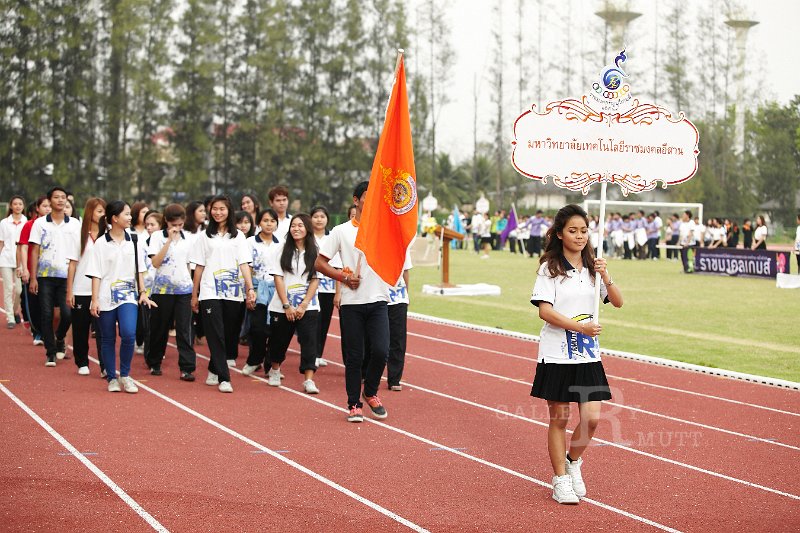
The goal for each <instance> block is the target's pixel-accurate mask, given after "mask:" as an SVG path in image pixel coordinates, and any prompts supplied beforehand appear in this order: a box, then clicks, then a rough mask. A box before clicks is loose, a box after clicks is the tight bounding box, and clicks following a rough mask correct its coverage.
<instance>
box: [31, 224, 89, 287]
mask: <svg viewBox="0 0 800 533" xmlns="http://www.w3.org/2000/svg"><path fill="white" fill-rule="evenodd" d="M80 232H81V224H80V222H78V219H77V218H74V217H68V216H66V215H65V216H64V221H63V222H61V223H60V224H56V223H55V222H54V221H53V218H52V215H47V216H46V217H39V218H37V219H36V220H35V221H34V223H33V226H31V236H30V239H28V240H29V242H31V243H33V244H38V245H39V268H38V270H37V272H36V277H39V278H64V279H66V278H67V268H68V267H69V259H67V253H69V250H70V247H71V246H75V240H76V239H78V242H80V241H79V239H80Z"/></svg>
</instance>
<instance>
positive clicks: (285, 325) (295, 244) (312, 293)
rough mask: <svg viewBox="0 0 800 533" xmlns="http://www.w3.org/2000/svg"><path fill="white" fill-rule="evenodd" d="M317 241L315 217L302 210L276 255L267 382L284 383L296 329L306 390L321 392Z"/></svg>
mask: <svg viewBox="0 0 800 533" xmlns="http://www.w3.org/2000/svg"><path fill="white" fill-rule="evenodd" d="M316 260H317V241H316V239H315V238H314V229H313V228H312V226H311V217H309V216H308V215H306V214H305V213H300V214H297V215H294V216H293V217H292V220H291V222H290V223H289V234H288V235H287V236H286V242H284V243H283V244H282V245H278V248H277V249H276V250H275V253H274V255H273V261H272V267H271V273H272V276H273V277H274V278H275V295H274V296H273V297H272V301H271V302H270V303H269V315H270V337H269V360H270V364H271V367H272V368H270V370H269V372H268V373H267V380H268V381H267V383H268V384H269V385H271V386H273V387H279V386H280V384H281V370H280V369H281V364H282V363H283V361H285V360H286V350H287V349H288V348H289V343H290V342H291V340H292V336H294V334H295V332H296V333H297V341H298V343H299V344H300V373H301V374H303V375H304V377H305V381H303V390H305V392H306V393H307V394H318V393H319V389H318V388H317V385H316V384H315V383H314V373H315V372H316V371H317V364H316V360H317V320H318V319H319V301H318V300H317V286H318V285H319V280H318V279H317V272H316V270H315V269H314V263H315V262H316Z"/></svg>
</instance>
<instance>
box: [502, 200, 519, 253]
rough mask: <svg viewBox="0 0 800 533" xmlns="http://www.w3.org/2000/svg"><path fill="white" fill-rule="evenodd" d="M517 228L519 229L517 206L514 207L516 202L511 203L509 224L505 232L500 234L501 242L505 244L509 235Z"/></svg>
mask: <svg viewBox="0 0 800 533" xmlns="http://www.w3.org/2000/svg"><path fill="white" fill-rule="evenodd" d="M515 229H517V208H516V207H514V204H511V212H510V213H509V214H508V224H506V229H504V230H503V233H501V234H500V242H501V243H503V244H504V245H505V243H506V240H507V239H508V235H509V234H510V233H511V232H512V231H514V230H515Z"/></svg>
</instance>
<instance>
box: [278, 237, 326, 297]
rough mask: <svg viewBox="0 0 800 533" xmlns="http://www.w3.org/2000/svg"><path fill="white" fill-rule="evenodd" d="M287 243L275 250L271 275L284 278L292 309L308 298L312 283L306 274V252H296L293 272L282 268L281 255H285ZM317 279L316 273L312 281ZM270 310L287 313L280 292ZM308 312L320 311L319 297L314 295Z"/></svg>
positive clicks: (293, 259)
mask: <svg viewBox="0 0 800 533" xmlns="http://www.w3.org/2000/svg"><path fill="white" fill-rule="evenodd" d="M284 246H285V243H281V244H279V245H277V247H275V250H274V251H273V252H272V254H271V257H272V266H271V267H270V274H272V275H273V276H283V284H284V286H285V287H286V293H287V294H286V298H287V300H288V301H289V304H290V305H291V306H292V307H297V306H298V305H300V303H301V302H302V301H303V298H305V297H306V294H307V293H308V285H309V283H311V282H310V281H309V279H308V274H307V273H306V272H305V268H306V264H305V256H306V254H305V250H304V251H302V252H301V251H296V252H295V253H294V257H293V258H292V270H291V271H287V270H283V268H282V267H281V254H282V253H283V247H284ZM316 277H317V273H316V272H315V273H314V275H313V276H311V279H312V280H313V279H314V278H316ZM268 309H269V310H270V311H271V312H274V313H285V312H286V310H285V309H284V308H283V304H282V303H281V299H280V298H279V297H278V292H277V291H276V292H275V295H274V296H273V297H272V300H270V302H269V307H268ZM306 311H319V299H318V298H317V295H316V294H314V297H313V298H311V301H310V302H309V304H308V307H307V308H306Z"/></svg>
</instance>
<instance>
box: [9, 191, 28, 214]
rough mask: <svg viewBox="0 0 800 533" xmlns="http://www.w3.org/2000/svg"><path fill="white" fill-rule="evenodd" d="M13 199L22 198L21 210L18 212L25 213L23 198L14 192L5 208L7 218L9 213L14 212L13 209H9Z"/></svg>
mask: <svg viewBox="0 0 800 533" xmlns="http://www.w3.org/2000/svg"><path fill="white" fill-rule="evenodd" d="M14 200H22V211H21V213H20V214H23V215H24V214H25V198H23V197H22V196H20V195H19V194H15V195H14V196H12V197H11V199H10V200H9V201H8V209H7V210H6V218H8V217H10V216H11V215H13V214H14V213H13V211H11V204H12V203H13V202H14Z"/></svg>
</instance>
